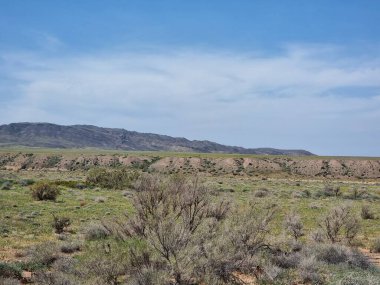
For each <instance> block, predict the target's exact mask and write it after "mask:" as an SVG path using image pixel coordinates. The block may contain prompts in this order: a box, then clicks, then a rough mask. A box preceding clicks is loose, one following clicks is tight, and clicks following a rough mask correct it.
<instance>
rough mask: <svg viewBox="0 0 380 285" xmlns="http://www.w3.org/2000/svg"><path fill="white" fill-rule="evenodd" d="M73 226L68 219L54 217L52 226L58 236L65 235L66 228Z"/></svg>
mask: <svg viewBox="0 0 380 285" xmlns="http://www.w3.org/2000/svg"><path fill="white" fill-rule="evenodd" d="M70 225H71V221H70V219H69V218H67V217H56V216H54V215H53V223H52V226H53V228H54V230H55V232H56V233H57V234H61V233H63V231H64V230H65V228H67V227H68V226H70Z"/></svg>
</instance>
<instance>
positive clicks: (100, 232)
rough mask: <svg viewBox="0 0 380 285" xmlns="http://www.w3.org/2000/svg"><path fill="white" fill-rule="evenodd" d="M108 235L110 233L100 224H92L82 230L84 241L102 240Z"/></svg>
mask: <svg viewBox="0 0 380 285" xmlns="http://www.w3.org/2000/svg"><path fill="white" fill-rule="evenodd" d="M109 235H110V232H109V231H108V230H107V229H106V228H105V227H104V226H103V225H102V224H100V223H92V224H89V225H87V226H86V227H85V228H84V236H85V239H86V240H98V239H104V238H106V237H108V236H109Z"/></svg>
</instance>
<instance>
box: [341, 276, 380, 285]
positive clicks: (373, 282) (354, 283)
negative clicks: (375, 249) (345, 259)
mask: <svg viewBox="0 0 380 285" xmlns="http://www.w3.org/2000/svg"><path fill="white" fill-rule="evenodd" d="M378 284H379V280H378V278H376V277H375V276H370V275H368V274H357V273H351V274H348V276H345V277H343V279H341V280H340V282H339V285H378Z"/></svg>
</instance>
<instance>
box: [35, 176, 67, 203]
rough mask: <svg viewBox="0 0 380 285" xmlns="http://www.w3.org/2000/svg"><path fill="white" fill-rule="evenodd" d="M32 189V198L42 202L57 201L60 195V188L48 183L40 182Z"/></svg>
mask: <svg viewBox="0 0 380 285" xmlns="http://www.w3.org/2000/svg"><path fill="white" fill-rule="evenodd" d="M30 189H31V191H32V197H33V198H34V199H35V200H40V201H42V200H51V201H55V200H56V199H57V197H58V195H59V194H60V191H59V188H58V186H57V185H55V184H53V183H51V182H48V181H39V182H37V183H35V184H33V185H32V186H31V187H30Z"/></svg>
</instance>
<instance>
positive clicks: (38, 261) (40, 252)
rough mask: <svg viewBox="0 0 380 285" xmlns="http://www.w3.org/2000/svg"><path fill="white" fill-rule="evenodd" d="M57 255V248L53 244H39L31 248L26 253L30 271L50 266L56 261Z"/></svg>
mask: <svg viewBox="0 0 380 285" xmlns="http://www.w3.org/2000/svg"><path fill="white" fill-rule="evenodd" d="M58 253H59V247H58V245H57V244H56V243H53V242H46V243H41V244H38V245H35V246H33V247H31V248H30V249H29V250H28V253H27V258H28V264H29V266H30V269H33V268H40V267H45V266H50V265H51V264H52V263H53V262H54V261H55V260H57V258H58Z"/></svg>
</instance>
